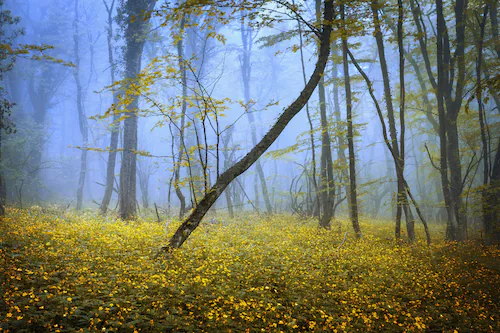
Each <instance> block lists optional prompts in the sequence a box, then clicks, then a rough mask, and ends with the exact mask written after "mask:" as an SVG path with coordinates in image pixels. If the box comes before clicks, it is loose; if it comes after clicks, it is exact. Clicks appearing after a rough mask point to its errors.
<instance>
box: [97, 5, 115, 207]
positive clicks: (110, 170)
mask: <svg viewBox="0 0 500 333" xmlns="http://www.w3.org/2000/svg"><path fill="white" fill-rule="evenodd" d="M103 2H104V6H105V7H106V13H107V14H108V17H107V20H108V21H107V25H108V26H107V27H106V40H107V47H108V63H109V66H110V71H109V73H110V78H111V84H113V83H114V82H115V81H116V64H115V59H114V52H113V8H114V6H115V0H112V1H111V3H110V4H108V3H107V2H106V0H103ZM117 103H118V95H117V92H116V91H115V90H113V104H114V105H117ZM119 119H120V114H119V113H118V112H114V114H113V121H112V123H111V136H110V144H109V153H108V161H107V164H106V186H105V188H104V196H103V198H102V202H101V205H100V206H99V210H100V211H101V214H103V215H104V214H106V212H107V211H108V206H109V202H110V201H111V195H112V194H113V188H114V187H113V186H114V183H115V167H116V156H117V149H118V135H119V134H120V124H119Z"/></svg>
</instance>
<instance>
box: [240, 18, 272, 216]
mask: <svg viewBox="0 0 500 333" xmlns="http://www.w3.org/2000/svg"><path fill="white" fill-rule="evenodd" d="M241 41H242V42H243V52H242V54H241V74H242V77H243V93H244V98H245V104H246V105H247V106H248V110H247V116H248V121H249V123H250V129H251V134H252V144H253V145H254V146H255V145H256V144H257V129H256V125H255V117H254V115H253V113H252V110H251V108H250V107H249V103H250V80H251V78H250V74H251V70H252V67H251V65H250V56H251V50H252V44H253V37H252V29H251V28H250V27H245V21H244V20H243V19H242V21H241ZM256 169H257V177H258V178H259V180H260V184H261V186H262V196H263V197H264V203H265V205H266V210H267V213H268V214H272V212H273V208H272V206H271V201H270V200H269V192H268V189H267V182H266V177H265V176H264V170H263V169H262V165H261V164H260V161H259V160H257V162H256ZM258 192H259V191H258V188H257V187H256V192H255V196H256V197H258ZM256 204H258V200H256Z"/></svg>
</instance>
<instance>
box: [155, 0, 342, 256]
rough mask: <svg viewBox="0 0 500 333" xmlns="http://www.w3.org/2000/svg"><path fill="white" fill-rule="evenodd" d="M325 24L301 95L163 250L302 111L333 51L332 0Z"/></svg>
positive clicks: (182, 236) (180, 238)
mask: <svg viewBox="0 0 500 333" xmlns="http://www.w3.org/2000/svg"><path fill="white" fill-rule="evenodd" d="M323 18H324V19H323V28H322V30H321V34H320V40H321V44H320V49H319V52H318V61H317V63H316V67H315V69H314V72H313V74H312V75H311V78H310V79H309V81H308V83H307V84H306V86H305V87H304V89H303V90H302V92H301V93H300V96H299V97H298V98H297V99H296V100H295V101H294V102H293V103H292V104H291V105H290V106H289V107H288V108H286V109H285V110H284V111H283V113H282V114H281V115H280V116H279V118H278V120H277V121H276V123H275V124H274V125H273V126H272V127H271V129H270V130H269V131H268V132H267V133H266V135H264V137H263V138H262V139H261V140H260V141H259V143H257V145H256V146H255V147H253V148H252V150H251V151H250V152H249V153H248V154H247V155H245V156H244V157H243V158H242V159H241V160H240V161H238V162H237V163H236V164H235V165H233V166H232V167H231V168H229V169H228V170H226V171H225V172H223V173H222V174H221V176H220V177H219V178H218V179H217V181H216V182H215V184H214V185H213V186H212V188H211V189H210V191H209V192H208V193H206V194H205V196H204V197H203V198H202V199H201V201H200V202H199V204H198V205H197V206H196V207H195V209H194V210H193V212H192V213H191V214H190V216H189V217H188V218H187V219H186V220H185V221H184V222H183V223H182V224H181V226H180V227H179V228H178V229H177V231H176V232H175V234H174V235H173V236H172V238H171V239H170V242H169V245H168V246H166V247H164V248H163V249H164V250H168V249H170V248H178V247H180V246H181V245H182V244H183V243H184V242H185V241H186V239H187V238H188V237H189V235H190V234H191V233H192V232H193V231H194V230H195V229H196V228H197V227H198V225H199V224H200V221H201V219H202V218H203V217H204V216H205V214H206V213H207V211H208V210H209V209H210V207H211V206H212V204H213V203H214V202H215V201H216V200H217V198H218V197H219V196H220V195H221V194H222V192H223V191H224V189H225V188H226V187H227V185H228V184H229V183H230V182H231V181H232V180H234V179H235V178H236V177H238V176H239V175H241V174H242V173H243V172H245V171H246V170H248V168H249V167H250V166H252V164H253V163H255V161H256V160H257V159H258V158H259V157H260V156H261V155H262V154H264V152H265V151H266V150H267V149H268V148H269V147H270V146H271V144H272V143H273V142H274V141H275V140H276V139H277V138H278V136H279V135H280V134H281V132H283V130H284V129H285V127H286V126H287V125H288V123H289V122H290V121H291V120H292V118H293V117H294V116H295V115H296V114H297V113H299V111H300V110H302V108H303V107H304V106H305V104H306V103H307V101H308V100H309V98H310V97H311V95H312V93H313V91H314V89H315V88H316V86H317V85H318V83H319V81H320V79H321V77H322V76H323V73H324V70H325V67H326V63H327V61H328V56H329V54H330V35H331V32H332V20H333V1H330V0H325V2H324V16H323Z"/></svg>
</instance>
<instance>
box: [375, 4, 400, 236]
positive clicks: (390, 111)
mask: <svg viewBox="0 0 500 333" xmlns="http://www.w3.org/2000/svg"><path fill="white" fill-rule="evenodd" d="M379 7H380V4H379V3H378V2H377V0H372V5H371V9H372V13H373V24H374V28H375V40H376V42H377V49H378V54H379V63H380V68H381V71H382V78H383V83H384V97H385V104H386V107H387V118H388V123H389V134H390V137H391V147H392V151H393V153H394V156H393V158H394V163H395V164H398V163H400V161H401V160H402V158H401V155H400V149H399V145H398V138H397V131H396V121H395V117H394V106H393V104H392V96H391V84H390V81H389V71H388V69H387V61H386V58H385V47H384V40H383V36H382V30H381V26H380V19H379V14H378V11H379ZM396 168H398V166H396ZM402 172H404V169H403V168H402ZM397 188H398V190H397V195H396V197H397V201H396V227H395V236H396V239H400V238H401V216H402V207H403V203H404V200H405V198H406V194H405V189H404V186H403V181H402V179H401V177H400V176H399V173H397Z"/></svg>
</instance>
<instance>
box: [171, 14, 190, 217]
mask: <svg viewBox="0 0 500 333" xmlns="http://www.w3.org/2000/svg"><path fill="white" fill-rule="evenodd" d="M184 24H185V18H184V17H183V18H182V20H181V24H180V30H181V36H180V39H179V41H178V42H177V56H178V57H179V69H180V71H181V75H182V106H181V108H182V109H181V119H180V127H179V148H178V150H177V156H178V158H177V161H175V157H174V189H175V194H176V195H177V198H178V199H179V202H180V207H179V220H182V218H183V217H184V215H185V214H186V197H185V196H184V194H183V193H182V190H181V187H180V185H179V183H180V177H181V165H182V158H183V156H184V151H185V149H186V145H185V142H184V127H185V126H186V112H187V73H186V64H185V63H184V61H185V59H184V43H183V36H182V34H183V32H182V30H184Z"/></svg>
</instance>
